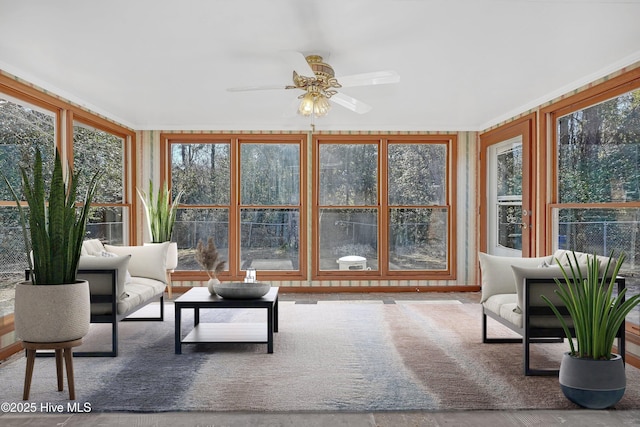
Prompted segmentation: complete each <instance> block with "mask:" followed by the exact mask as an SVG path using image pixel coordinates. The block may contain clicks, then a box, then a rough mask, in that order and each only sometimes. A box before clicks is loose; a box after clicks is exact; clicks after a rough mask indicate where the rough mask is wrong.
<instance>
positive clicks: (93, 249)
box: [80, 239, 104, 256]
mask: <svg viewBox="0 0 640 427" xmlns="http://www.w3.org/2000/svg"><path fill="white" fill-rule="evenodd" d="M102 251H104V245H103V244H102V242H101V241H100V239H87V240H85V241H84V242H82V249H81V250H80V255H92V256H100V253H101V252H102Z"/></svg>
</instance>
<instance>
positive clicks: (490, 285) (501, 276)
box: [478, 252, 551, 303]
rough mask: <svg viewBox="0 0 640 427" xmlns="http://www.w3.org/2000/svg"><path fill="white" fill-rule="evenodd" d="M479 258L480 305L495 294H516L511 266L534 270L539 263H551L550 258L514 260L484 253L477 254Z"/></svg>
mask: <svg viewBox="0 0 640 427" xmlns="http://www.w3.org/2000/svg"><path fill="white" fill-rule="evenodd" d="M478 256H479V258H480V270H481V275H482V282H481V284H482V297H481V301H480V302H481V303H482V302H485V301H486V300H487V299H488V298H489V297H490V296H492V295H497V294H514V293H516V284H515V281H514V280H513V272H512V271H511V266H512V265H517V266H520V267H532V268H536V267H538V265H540V263H541V262H543V261H546V262H547V263H548V262H550V261H551V257H550V256H549V257H536V258H514V257H506V256H498V255H489V254H486V253H484V252H480V253H479V254H478Z"/></svg>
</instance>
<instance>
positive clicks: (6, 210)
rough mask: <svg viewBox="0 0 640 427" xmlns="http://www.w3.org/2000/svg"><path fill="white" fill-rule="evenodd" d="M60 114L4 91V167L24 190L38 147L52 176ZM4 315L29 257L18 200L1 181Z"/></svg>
mask: <svg viewBox="0 0 640 427" xmlns="http://www.w3.org/2000/svg"><path fill="white" fill-rule="evenodd" d="M55 136H56V116H55V114H54V113H53V112H51V111H47V110H44V109H42V108H39V107H36V106H34V105H31V104H28V103H26V102H23V101H18V100H13V99H11V98H9V97H7V96H4V95H2V94H0V171H2V173H3V174H4V175H5V176H6V177H7V179H8V180H9V182H10V183H11V185H12V187H13V188H14V189H15V191H16V192H17V193H18V195H20V194H21V190H20V189H21V186H22V184H21V182H22V181H21V178H20V167H25V168H27V169H30V168H31V166H32V163H33V159H34V153H35V150H36V148H37V149H40V151H41V153H42V157H43V161H44V163H45V165H47V166H48V168H49V170H46V169H45V170H44V171H43V175H44V176H45V177H46V176H49V177H50V176H51V165H52V160H53V156H54V152H55ZM0 217H1V218H2V221H1V225H0V318H2V317H3V316H5V315H7V314H10V313H13V297H14V292H15V283H16V282H18V281H20V280H23V278H24V270H25V269H26V268H27V267H28V261H27V259H26V255H25V249H24V237H23V234H22V225H21V223H20V219H19V216H18V209H17V208H16V207H15V201H14V200H13V197H12V196H11V193H10V191H9V189H8V188H7V186H6V185H5V183H4V180H2V181H0Z"/></svg>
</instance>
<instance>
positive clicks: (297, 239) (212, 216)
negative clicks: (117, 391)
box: [161, 134, 306, 279]
mask: <svg viewBox="0 0 640 427" xmlns="http://www.w3.org/2000/svg"><path fill="white" fill-rule="evenodd" d="M161 139H162V140H163V141H165V143H166V144H167V145H168V153H169V157H170V159H169V164H170V174H171V178H170V179H171V186H172V189H174V190H183V191H184V192H185V194H184V196H183V198H182V203H181V206H180V209H179V211H178V219H177V221H176V227H175V229H174V240H175V241H176V242H177V243H178V251H179V262H178V270H180V271H181V273H178V276H179V277H180V275H182V276H181V277H188V276H189V275H190V276H192V277H193V278H199V277H200V276H202V275H203V273H202V274H194V272H197V271H199V270H200V266H199V265H198V264H197V263H196V261H195V259H194V257H193V254H194V251H195V248H196V246H197V244H198V242H199V241H202V242H203V243H206V241H207V239H208V238H209V237H213V239H214V242H215V244H216V247H217V248H218V252H219V253H220V255H221V257H222V258H223V259H225V260H226V261H227V272H226V273H225V274H228V275H229V276H231V277H235V278H236V279H240V278H241V276H242V275H243V274H244V273H243V271H244V270H246V269H247V268H249V267H252V268H255V269H256V270H257V271H258V274H259V275H261V276H264V275H265V274H266V275H267V276H271V277H276V276H283V275H284V276H288V275H295V276H298V277H300V276H301V275H302V274H303V273H302V272H303V271H304V270H305V268H304V267H305V264H304V263H303V264H302V265H301V262H300V260H301V254H302V253H303V251H304V249H303V247H302V246H301V240H304V236H302V235H301V230H304V228H303V224H304V212H303V201H304V198H303V197H302V188H303V183H304V175H303V170H304V168H303V165H304V145H303V142H306V138H304V137H303V136H301V135H269V136H252V135H237V136H234V135H229V136H224V137H221V136H216V135H208V136H207V135H197V136H190V135H181V134H176V135H170V134H167V135H163V136H162V137H161ZM188 272H191V273H188Z"/></svg>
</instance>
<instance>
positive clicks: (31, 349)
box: [22, 338, 82, 400]
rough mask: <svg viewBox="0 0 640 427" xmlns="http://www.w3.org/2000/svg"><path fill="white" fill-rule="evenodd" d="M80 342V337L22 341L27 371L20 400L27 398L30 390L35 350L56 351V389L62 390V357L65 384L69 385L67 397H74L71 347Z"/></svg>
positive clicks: (72, 398)
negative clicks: (67, 339)
mask: <svg viewBox="0 0 640 427" xmlns="http://www.w3.org/2000/svg"><path fill="white" fill-rule="evenodd" d="M80 344H82V338H80V339H77V340H73V341H63V342H50V343H44V342H26V341H23V342H22V346H23V347H24V349H25V350H26V351H27V371H26V373H25V376H24V391H23V393H22V400H29V392H30V391H31V378H32V377H33V365H34V363H35V358H36V351H37V350H55V352H56V373H57V374H58V391H62V390H64V372H63V367H62V357H63V354H64V361H65V365H66V367H67V384H68V386H69V399H70V400H75V399H76V389H75V386H74V382H73V352H72V351H71V348H72V347H77V346H79V345H80Z"/></svg>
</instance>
